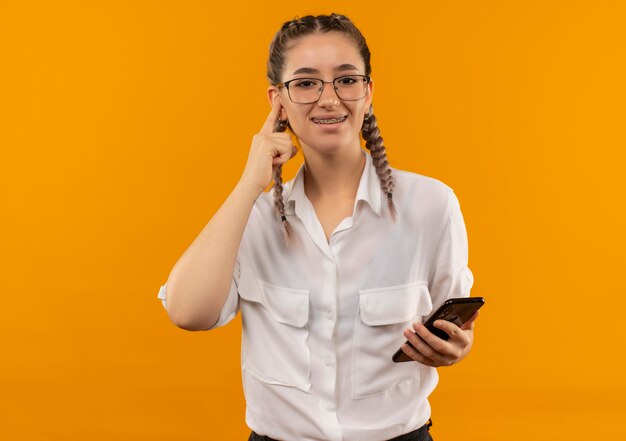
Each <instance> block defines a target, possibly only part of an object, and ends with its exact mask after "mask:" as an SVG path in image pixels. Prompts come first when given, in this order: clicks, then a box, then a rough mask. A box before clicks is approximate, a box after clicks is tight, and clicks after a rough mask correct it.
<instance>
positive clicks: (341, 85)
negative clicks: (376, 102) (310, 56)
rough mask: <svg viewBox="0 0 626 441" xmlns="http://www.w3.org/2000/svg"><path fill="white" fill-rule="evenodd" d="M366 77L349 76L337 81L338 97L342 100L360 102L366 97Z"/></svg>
mask: <svg viewBox="0 0 626 441" xmlns="http://www.w3.org/2000/svg"><path fill="white" fill-rule="evenodd" d="M365 80H366V79H365V77H364V76H362V75H348V76H345V77H341V78H337V79H336V80H335V88H336V90H337V95H338V96H339V98H341V99H342V100H346V101H350V100H358V99H361V98H363V97H364V96H365V82H366V81H365Z"/></svg>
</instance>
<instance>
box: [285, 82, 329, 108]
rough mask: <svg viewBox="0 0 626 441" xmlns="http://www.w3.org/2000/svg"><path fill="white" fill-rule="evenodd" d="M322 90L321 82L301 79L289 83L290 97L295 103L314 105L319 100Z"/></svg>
mask: <svg viewBox="0 0 626 441" xmlns="http://www.w3.org/2000/svg"><path fill="white" fill-rule="evenodd" d="M321 89H322V82H321V81H320V80H316V79H315V78H299V79H297V80H293V81H292V82H291V83H289V96H290V97H291V100H292V101H293V102H294V103H303V104H304V103H313V102H315V101H317V99H318V98H319V96H320V90H321Z"/></svg>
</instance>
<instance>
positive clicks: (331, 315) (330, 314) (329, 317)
mask: <svg viewBox="0 0 626 441" xmlns="http://www.w3.org/2000/svg"><path fill="white" fill-rule="evenodd" d="M326 317H327V318H328V320H332V319H333V312H332V311H327V312H326Z"/></svg>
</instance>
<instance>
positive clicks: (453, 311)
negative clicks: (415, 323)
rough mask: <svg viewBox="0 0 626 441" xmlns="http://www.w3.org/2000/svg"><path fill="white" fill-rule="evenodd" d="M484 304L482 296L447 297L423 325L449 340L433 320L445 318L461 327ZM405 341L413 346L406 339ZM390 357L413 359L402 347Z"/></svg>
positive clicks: (398, 359)
mask: <svg viewBox="0 0 626 441" xmlns="http://www.w3.org/2000/svg"><path fill="white" fill-rule="evenodd" d="M484 304H485V299H484V298H483V297H458V298H452V299H448V300H446V301H445V302H444V303H443V304H442V305H441V306H440V307H439V308H437V311H435V312H434V313H433V314H431V315H430V316H429V317H428V318H427V319H426V321H425V322H424V326H425V327H426V329H428V330H429V331H430V332H432V333H433V334H435V335H436V336H437V337H439V338H441V339H443V340H449V339H450V336H449V335H448V334H446V333H445V332H444V331H443V330H441V329H439V328H436V327H435V325H434V323H435V321H437V320H447V321H449V322H452V323H454V324H455V325H457V326H458V327H461V326H462V325H463V323H465V322H466V321H468V320H469V319H470V318H471V317H472V316H473V315H474V313H475V312H476V311H478V310H479V309H480V308H481V307H482V306H483V305H484ZM406 343H407V344H408V345H409V346H411V347H413V346H412V345H411V343H409V342H408V341H407V342H406ZM392 359H393V361H395V362H396V363H401V362H405V361H414V360H413V359H412V358H411V357H409V356H408V355H406V354H405V353H404V351H403V350H402V348H400V349H398V350H397V351H396V353H395V354H393V356H392Z"/></svg>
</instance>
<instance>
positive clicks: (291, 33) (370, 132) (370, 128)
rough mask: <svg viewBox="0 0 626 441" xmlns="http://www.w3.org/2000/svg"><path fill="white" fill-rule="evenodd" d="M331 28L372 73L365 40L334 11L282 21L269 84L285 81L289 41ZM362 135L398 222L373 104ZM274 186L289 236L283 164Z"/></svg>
mask: <svg viewBox="0 0 626 441" xmlns="http://www.w3.org/2000/svg"><path fill="white" fill-rule="evenodd" d="M331 31H336V32H341V33H343V34H345V35H346V36H347V37H348V38H350V39H351V40H352V41H353V42H354V44H355V45H356V47H357V49H358V50H359V52H360V53H361V57H362V58H363V63H364V64H365V75H368V76H369V75H370V74H371V72H372V67H371V65H370V51H369V48H368V47H367V43H366V42H365V38H364V37H363V35H362V34H361V32H360V31H359V30H358V29H357V27H356V26H355V25H354V24H353V23H352V21H351V20H350V19H349V18H348V17H346V16H345V15H341V14H335V13H334V12H333V13H331V14H330V15H318V16H313V15H307V16H305V17H302V18H299V17H297V16H296V17H295V18H294V19H293V20H289V21H286V22H285V23H283V25H282V27H281V28H280V30H279V31H278V32H277V33H276V35H275V36H274V39H273V40H272V43H271V44H270V53H269V60H268V62H267V78H268V80H269V81H270V83H271V84H272V85H276V84H278V83H279V82H281V81H282V74H283V70H284V68H285V52H286V51H287V50H288V49H289V48H290V46H289V45H290V43H293V42H295V41H296V40H298V39H299V38H302V37H304V36H305V35H309V34H313V33H316V32H323V33H327V32H331ZM288 126H289V123H288V122H281V121H276V124H275V126H274V131H276V132H283V131H285V130H286V128H287V127H288ZM289 127H290V126H289ZM290 128H291V127H290ZM361 135H362V136H363V139H364V140H365V147H366V148H367V149H368V150H369V151H370V152H371V156H372V161H373V163H374V167H375V168H376V174H377V175H378V178H379V180H380V187H381V189H382V190H383V192H385V194H386V195H387V204H388V206H389V211H390V213H391V217H392V219H393V221H395V219H396V207H395V205H394V203H393V188H394V179H393V176H392V175H391V169H390V168H389V163H388V162H387V154H386V152H385V147H384V146H383V138H382V137H381V136H380V130H379V129H378V124H377V121H376V116H374V113H373V106H371V105H370V108H369V111H368V114H367V115H366V117H365V119H364V120H363V127H362V128H361ZM272 188H273V190H274V209H275V211H276V213H277V214H278V215H279V216H280V218H281V220H282V221H283V224H284V226H285V230H286V232H287V235H288V236H289V235H290V234H291V225H290V224H289V221H288V220H287V216H285V204H284V201H283V180H282V164H280V165H279V166H278V167H277V168H276V172H275V174H274V185H273V187H272Z"/></svg>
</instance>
